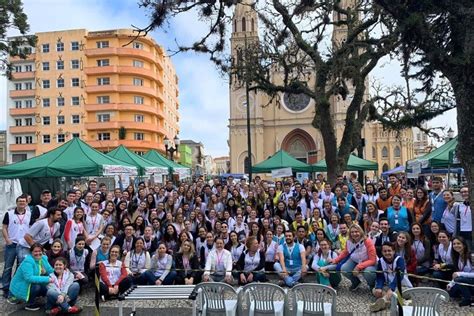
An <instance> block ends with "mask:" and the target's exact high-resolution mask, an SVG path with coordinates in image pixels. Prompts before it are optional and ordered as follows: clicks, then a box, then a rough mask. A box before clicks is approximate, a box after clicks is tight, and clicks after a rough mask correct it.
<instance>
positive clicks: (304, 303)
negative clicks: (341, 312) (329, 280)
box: [291, 283, 336, 316]
mask: <svg viewBox="0 0 474 316" xmlns="http://www.w3.org/2000/svg"><path fill="white" fill-rule="evenodd" d="M291 298H292V302H293V304H292V306H293V311H294V312H293V313H292V315H296V316H303V315H321V316H323V315H324V316H331V315H336V290H334V289H333V288H330V287H328V286H325V285H321V284H312V283H311V284H310V283H308V284H298V285H296V286H294V287H293V288H292V289H291Z"/></svg>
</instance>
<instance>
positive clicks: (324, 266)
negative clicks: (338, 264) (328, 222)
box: [311, 239, 342, 288]
mask: <svg viewBox="0 0 474 316" xmlns="http://www.w3.org/2000/svg"><path fill="white" fill-rule="evenodd" d="M336 258H337V253H336V252H334V251H332V250H331V242H330V241H329V240H328V239H323V240H321V241H319V251H318V252H317V253H316V255H315V256H314V257H313V263H312V264H311V268H312V269H313V270H314V271H316V272H317V273H316V283H318V284H323V285H328V286H331V287H333V288H336V287H337V286H338V285H339V283H341V279H342V278H341V274H340V273H339V272H336V271H332V272H331V273H329V272H328V271H329V270H334V268H335V266H334V265H331V264H330V263H329V261H330V260H334V259H336Z"/></svg>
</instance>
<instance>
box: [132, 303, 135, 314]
mask: <svg viewBox="0 0 474 316" xmlns="http://www.w3.org/2000/svg"><path fill="white" fill-rule="evenodd" d="M132 314H133V315H135V314H136V312H135V300H133V307H132Z"/></svg>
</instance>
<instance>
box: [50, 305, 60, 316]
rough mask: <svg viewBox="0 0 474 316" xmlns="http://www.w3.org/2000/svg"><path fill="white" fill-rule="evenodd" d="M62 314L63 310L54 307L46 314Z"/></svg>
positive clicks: (51, 315) (54, 315)
mask: <svg viewBox="0 0 474 316" xmlns="http://www.w3.org/2000/svg"><path fill="white" fill-rule="evenodd" d="M59 313H61V309H60V308H59V307H53V308H51V309H49V310H46V314H47V315H50V316H56V315H58V314H59Z"/></svg>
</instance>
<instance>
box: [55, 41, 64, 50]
mask: <svg viewBox="0 0 474 316" xmlns="http://www.w3.org/2000/svg"><path fill="white" fill-rule="evenodd" d="M56 51H57V52H64V43H63V42H57V43H56Z"/></svg>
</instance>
